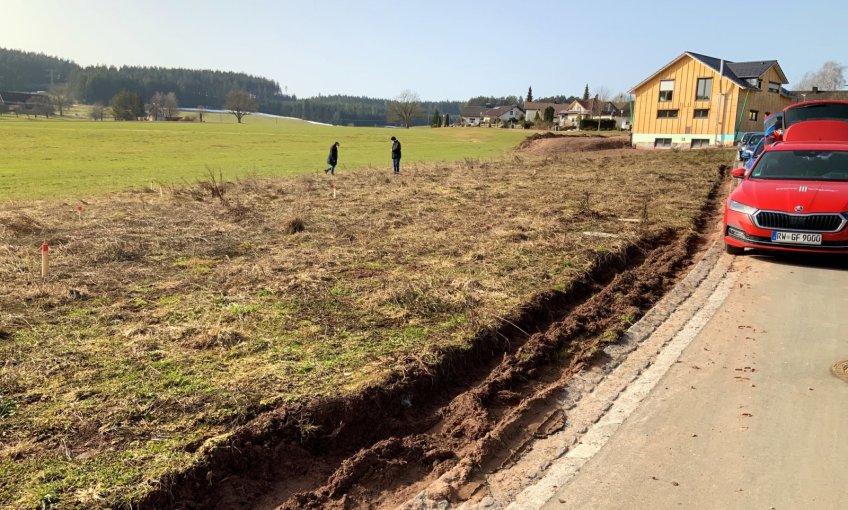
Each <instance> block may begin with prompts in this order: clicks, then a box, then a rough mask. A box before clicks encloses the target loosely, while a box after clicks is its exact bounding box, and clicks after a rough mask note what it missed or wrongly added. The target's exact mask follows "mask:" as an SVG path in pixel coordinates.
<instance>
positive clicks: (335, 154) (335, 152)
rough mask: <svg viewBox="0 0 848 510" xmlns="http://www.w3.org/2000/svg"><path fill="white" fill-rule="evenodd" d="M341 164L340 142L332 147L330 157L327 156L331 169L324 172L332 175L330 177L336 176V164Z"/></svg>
mask: <svg viewBox="0 0 848 510" xmlns="http://www.w3.org/2000/svg"><path fill="white" fill-rule="evenodd" d="M338 162H339V142H336V143H334V144H333V145H332V146H330V155H329V156H327V164H328V165H330V167H329V168H327V169H326V170H324V173H325V174H326V173H327V172H329V173H330V175H334V174H335V173H336V164H338Z"/></svg>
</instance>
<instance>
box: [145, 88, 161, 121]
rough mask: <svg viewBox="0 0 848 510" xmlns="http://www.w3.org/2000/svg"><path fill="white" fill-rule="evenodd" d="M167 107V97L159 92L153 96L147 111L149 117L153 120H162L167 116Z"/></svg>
mask: <svg viewBox="0 0 848 510" xmlns="http://www.w3.org/2000/svg"><path fill="white" fill-rule="evenodd" d="M164 106H165V95H164V94H162V93H161V92H157V93H155V94H153V97H151V98H150V105H149V108H148V109H147V113H148V115H150V118H151V119H152V120H162V118H163V117H164V116H165V115H164V112H163V109H164Z"/></svg>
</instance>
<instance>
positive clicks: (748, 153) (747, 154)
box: [739, 137, 768, 175]
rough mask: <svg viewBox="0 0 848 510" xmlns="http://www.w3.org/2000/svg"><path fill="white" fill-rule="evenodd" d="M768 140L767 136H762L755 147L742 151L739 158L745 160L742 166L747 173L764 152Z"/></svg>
mask: <svg viewBox="0 0 848 510" xmlns="http://www.w3.org/2000/svg"><path fill="white" fill-rule="evenodd" d="M766 140H768V139H767V138H766V137H762V138H760V141H759V142H757V145H755V146H754V148H753V149H750V150H748V149H746V150H744V151H742V154H741V155H740V157H739V159H741V160H742V162H743V165H742V168H744V169H745V174H746V175H747V174H748V172H750V171H751V168H753V166H754V163H755V162H756V161H757V158H758V157H760V154H762V153H763V149H765V147H766Z"/></svg>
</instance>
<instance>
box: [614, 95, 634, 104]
mask: <svg viewBox="0 0 848 510" xmlns="http://www.w3.org/2000/svg"><path fill="white" fill-rule="evenodd" d="M612 101H613V102H614V103H627V102H630V94H626V93H624V92H619V93H618V94H616V95H615V96H613V98H612Z"/></svg>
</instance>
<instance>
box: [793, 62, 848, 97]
mask: <svg viewBox="0 0 848 510" xmlns="http://www.w3.org/2000/svg"><path fill="white" fill-rule="evenodd" d="M813 87H818V88H819V89H821V90H842V88H843V87H845V66H844V65H842V64H840V63H838V62H834V61H832V60H828V61H827V62H825V63H824V64H823V65H822V66H821V69H819V70H818V71H815V72H812V73H805V74H804V77H803V78H801V81H800V82H798V85H797V87H796V88H797V89H798V90H811V89H812V88H813Z"/></svg>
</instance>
